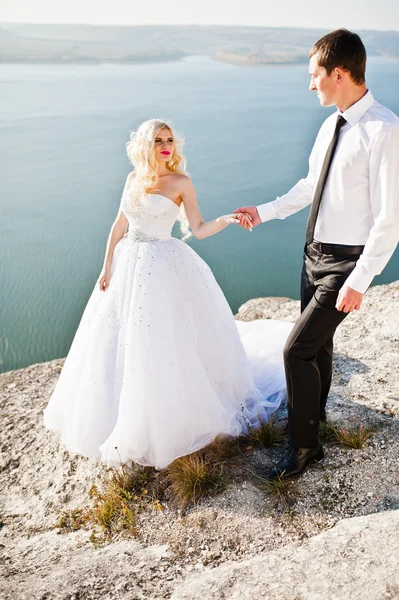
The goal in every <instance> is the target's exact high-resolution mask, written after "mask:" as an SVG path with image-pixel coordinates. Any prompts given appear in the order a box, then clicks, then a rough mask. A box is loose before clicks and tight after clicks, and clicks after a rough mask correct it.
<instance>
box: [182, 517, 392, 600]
mask: <svg viewBox="0 0 399 600" xmlns="http://www.w3.org/2000/svg"><path fill="white" fill-rule="evenodd" d="M398 565H399V511H392V512H388V513H380V514H377V515H370V516H367V517H357V518H353V519H346V520H344V521H341V522H340V523H338V525H336V526H335V527H334V528H333V529H331V530H329V531H326V532H324V533H321V534H320V535H318V536H316V537H313V538H311V539H310V540H308V541H306V542H304V543H303V544H302V545H298V544H295V545H292V544H289V545H288V546H285V547H283V548H279V549H278V550H274V551H273V552H266V553H264V554H262V555H261V556H256V557H255V558H251V559H249V560H244V561H241V562H239V563H227V564H224V565H222V566H220V567H217V568H216V569H212V570H209V571H207V572H205V573H202V574H201V575H196V576H190V577H189V578H188V579H187V580H186V581H185V582H184V583H183V584H181V585H180V586H178V588H177V589H176V591H175V592H174V593H173V594H172V596H171V598H172V600H195V599H197V598H198V600H199V599H205V598H206V600H211V599H212V600H225V599H226V598H229V600H245V599H248V600H253V599H254V598H256V599H257V600H277V599H278V600H338V599H339V600H341V599H344V598H345V599H346V598H347V599H350V600H365V599H366V598H367V599H370V600H388V599H394V598H395V599H397V598H399V569H398Z"/></svg>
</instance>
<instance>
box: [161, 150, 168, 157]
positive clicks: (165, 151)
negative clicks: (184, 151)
mask: <svg viewBox="0 0 399 600" xmlns="http://www.w3.org/2000/svg"><path fill="white" fill-rule="evenodd" d="M161 154H164V155H165V156H169V154H170V152H169V150H162V152H161Z"/></svg>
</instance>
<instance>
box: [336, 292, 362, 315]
mask: <svg viewBox="0 0 399 600" xmlns="http://www.w3.org/2000/svg"><path fill="white" fill-rule="evenodd" d="M363 295H364V294H361V293H360V292H357V291H356V290H353V289H352V288H350V287H349V286H347V285H344V286H343V287H342V288H341V289H340V290H339V294H338V298H337V302H336V304H335V308H336V309H337V310H342V311H343V312H345V313H349V312H352V311H353V310H359V308H360V306H361V304H362V300H363Z"/></svg>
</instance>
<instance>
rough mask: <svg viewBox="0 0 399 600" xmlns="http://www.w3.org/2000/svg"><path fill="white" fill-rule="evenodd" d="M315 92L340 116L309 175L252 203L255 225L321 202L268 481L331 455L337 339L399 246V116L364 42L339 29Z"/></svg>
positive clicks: (315, 72) (322, 137)
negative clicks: (324, 439)
mask: <svg viewBox="0 0 399 600" xmlns="http://www.w3.org/2000/svg"><path fill="white" fill-rule="evenodd" d="M309 58H310V62H309V73H310V90H312V91H315V92H317V96H318V98H319V100H320V104H321V105H322V106H333V105H335V106H336V107H337V112H335V113H334V114H332V115H331V116H329V117H328V118H327V119H326V120H325V121H324V123H323V124H322V126H321V128H320V131H319V133H318V135H317V138H316V141H315V143H314V146H313V149H312V152H311V155H310V158H309V173H308V175H307V177H306V178H305V179H301V180H300V181H299V182H298V183H297V184H296V185H295V186H294V187H293V188H292V189H291V190H290V191H289V192H288V193H287V194H285V195H284V196H281V197H278V198H276V200H274V201H273V202H268V203H266V204H261V205H260V206H257V207H256V206H245V207H243V208H239V209H237V210H236V211H235V212H244V213H248V214H249V215H250V217H251V218H252V223H253V226H256V225H258V224H259V223H262V222H265V221H269V220H271V219H285V218H286V217H288V216H290V215H292V214H294V213H295V212H297V211H299V210H300V209H302V208H304V207H305V206H308V205H309V204H312V206H311V209H310V213H309V219H308V224H307V228H306V244H305V248H304V256H303V268H302V278H301V316H300V317H299V319H298V321H297V322H296V323H295V326H294V328H293V330H292V333H291V334H290V336H289V338H288V340H287V343H286V346H285V349H284V364H285V372H286V380H287V395H288V434H289V444H290V447H291V449H290V452H289V453H288V455H287V456H286V457H285V458H284V459H283V460H281V461H280V462H278V463H277V464H276V465H275V466H274V468H273V469H272V470H271V471H270V472H269V473H267V475H266V477H267V478H268V479H275V478H277V477H283V478H285V477H289V476H292V475H297V474H299V473H301V472H302V471H304V469H305V468H306V467H307V466H308V464H309V463H311V462H312V461H314V460H321V459H322V458H323V456H324V453H323V448H322V446H321V444H320V442H319V440H318V427H319V422H320V421H325V420H326V401H327V396H328V392H329V389H330V385H331V376H332V354H333V336H334V333H335V330H336V328H337V327H338V325H339V324H340V323H341V322H342V321H343V320H344V319H345V317H346V316H347V315H348V313H349V312H351V311H353V310H358V309H359V308H360V306H361V304H362V300H363V296H364V294H365V292H366V291H367V289H368V287H369V286H370V284H371V282H372V280H373V278H374V276H375V275H377V274H379V273H381V271H382V270H383V269H384V267H385V265H386V264H387V262H388V260H389V259H390V257H391V256H392V254H393V252H394V250H395V247H396V245H397V243H398V241H399V118H398V117H397V116H396V115H395V114H394V113H393V112H391V111H390V110H389V109H388V108H386V107H385V106H382V105H381V104H379V103H378V102H377V101H375V100H374V98H373V96H372V94H371V92H370V91H369V90H368V89H367V87H366V83H365V69H366V51H365V48H364V46H363V43H362V41H361V39H360V38H359V36H358V35H356V34H355V33H351V32H350V31H347V30H346V29H338V30H337V31H333V32H332V33H329V34H327V35H325V36H324V37H322V38H321V39H320V40H319V41H318V42H316V44H315V45H314V46H313V48H312V49H311V50H310V53H309Z"/></svg>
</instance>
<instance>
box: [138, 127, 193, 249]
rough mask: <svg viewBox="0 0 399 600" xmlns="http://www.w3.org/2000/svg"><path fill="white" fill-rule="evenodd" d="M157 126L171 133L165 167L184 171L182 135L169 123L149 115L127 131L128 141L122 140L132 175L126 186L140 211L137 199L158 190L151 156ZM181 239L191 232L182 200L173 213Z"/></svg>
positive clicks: (176, 171)
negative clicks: (168, 157) (172, 144)
mask: <svg viewBox="0 0 399 600" xmlns="http://www.w3.org/2000/svg"><path fill="white" fill-rule="evenodd" d="M161 129H168V130H169V131H170V134H171V136H172V137H173V140H174V144H175V149H174V152H173V154H172V156H171V158H170V160H168V161H167V163H166V168H167V169H169V171H171V172H172V173H178V174H180V175H188V173H187V172H186V162H187V161H186V158H185V156H184V154H183V151H182V148H183V139H182V138H181V137H178V136H176V135H175V132H174V130H173V127H172V124H171V123H170V122H167V121H164V120H163V119H150V120H148V121H144V123H142V124H141V125H140V126H139V128H138V129H137V130H136V131H132V132H131V134H130V141H129V142H128V143H127V144H126V151H127V155H128V157H129V160H130V161H131V163H132V165H133V166H134V168H135V169H134V172H135V175H136V176H135V179H134V180H133V184H132V185H131V186H130V189H129V190H128V193H129V195H130V200H131V206H132V209H133V210H135V211H137V212H139V213H140V212H142V209H141V207H140V199H141V197H142V196H143V195H145V194H154V193H156V192H157V191H158V190H159V174H158V163H157V160H156V158H155V149H154V148H155V138H156V137H157V133H158V132H159V131H160V130H161ZM177 220H178V221H179V224H180V231H181V233H182V234H183V238H182V239H183V241H184V240H186V239H188V238H189V237H190V236H191V232H190V226H189V223H188V219H187V215H186V211H185V210H184V206H183V204H182V205H181V207H180V212H179V215H178V217H177Z"/></svg>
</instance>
